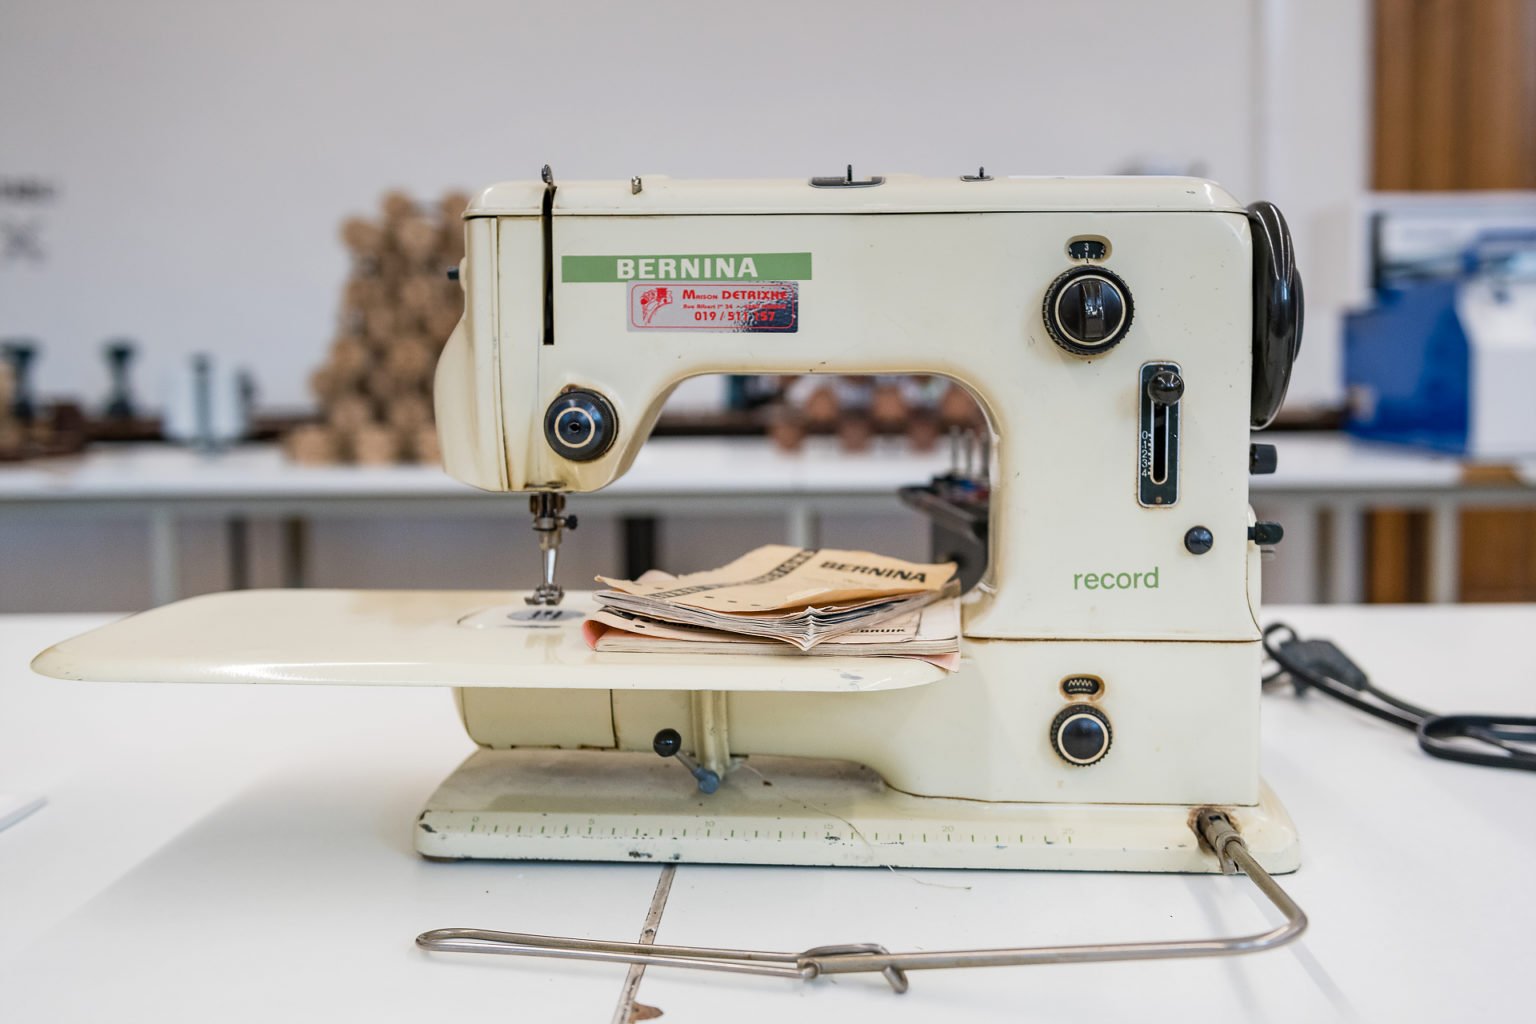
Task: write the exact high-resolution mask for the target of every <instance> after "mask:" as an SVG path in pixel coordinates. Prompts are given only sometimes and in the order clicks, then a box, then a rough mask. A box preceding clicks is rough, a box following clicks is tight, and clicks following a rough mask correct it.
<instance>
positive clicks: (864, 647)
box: [584, 597, 960, 671]
mask: <svg viewBox="0 0 1536 1024" xmlns="http://www.w3.org/2000/svg"><path fill="white" fill-rule="evenodd" d="M584 628H585V629H586V630H587V637H588V643H589V644H590V646H591V647H592V649H593V650H596V651H621V652H626V653H631V654H653V653H662V652H666V653H673V654H781V655H786V656H789V657H795V656H797V655H802V654H803V655H810V656H817V655H821V656H827V655H844V656H850V657H898V658H921V659H922V660H924V661H928V662H932V663H933V664H935V665H938V666H940V667H941V668H946V669H949V670H951V671H953V670H954V669H956V668H958V667H959V660H960V654H959V649H960V602H959V600H958V599H957V598H955V597H949V598H946V599H943V600H940V601H936V602H934V603H932V604H930V605H928V606H926V607H924V608H921V609H919V610H918V611H915V612H907V613H905V614H903V615H898V616H896V617H895V618H893V619H886V620H885V621H883V622H880V623H878V624H876V625H873V626H863V627H861V628H859V629H855V630H853V631H852V632H849V633H844V634H842V635H841V636H838V637H834V638H833V639H831V640H825V641H822V642H821V643H819V644H816V645H815V646H814V647H811V648H810V649H809V650H805V651H799V650H796V649H794V648H791V647H788V646H786V645H785V644H784V643H783V642H782V641H779V640H764V639H760V638H757V637H752V636H743V635H742V634H740V633H728V632H726V631H725V630H720V629H709V628H707V627H704V626H683V625H678V624H675V623H670V622H655V621H652V620H649V619H644V618H641V617H638V616H632V615H629V614H628V613H624V612H616V611H613V610H612V609H602V610H600V611H598V612H595V613H594V614H592V615H589V616H588V617H587V622H586V624H585V627H584Z"/></svg>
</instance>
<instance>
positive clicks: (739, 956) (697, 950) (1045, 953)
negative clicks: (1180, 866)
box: [416, 808, 1307, 992]
mask: <svg viewBox="0 0 1536 1024" xmlns="http://www.w3.org/2000/svg"><path fill="white" fill-rule="evenodd" d="M1190 827H1191V828H1192V829H1194V830H1195V832H1196V834H1197V835H1199V836H1200V839H1201V841H1202V843H1203V844H1204V845H1206V846H1207V847H1209V848H1210V850H1211V852H1212V853H1213V854H1215V856H1216V858H1217V860H1218V862H1219V863H1220V864H1221V867H1222V871H1223V872H1225V873H1228V874H1231V873H1235V872H1241V873H1242V874H1244V875H1247V876H1248V878H1249V879H1250V880H1251V881H1252V882H1253V884H1254V885H1255V886H1256V887H1257V888H1258V890H1259V891H1260V892H1261V893H1263V894H1264V896H1265V897H1266V898H1267V899H1268V900H1269V901H1270V903H1272V904H1273V905H1274V906H1275V909H1277V910H1279V911H1280V913H1281V914H1283V915H1284V916H1285V923H1284V924H1282V925H1280V926H1278V927H1276V928H1271V929H1269V930H1268V931H1264V932H1256V933H1254V934H1251V935H1240V936H1234V937H1232V938H1224V939H1222V938H1218V939H1188V940H1183V941H1171V942H1122V943H1113V944H1104V945H1080V946H1028V947H1017V948H1005V949H973V950H947V951H942V952H929V953H891V952H888V951H887V950H885V949H884V948H883V947H881V946H876V945H872V944H871V945H861V946H819V947H816V948H814V949H807V950H805V951H803V952H800V953H777V952H764V951H761V950H747V949H720V948H712V947H704V946H661V945H646V944H643V943H638V942H613V941H607V940H602V939H577V938H564V937H560V936H553V935H531V934H526V933H521V932H493V931H481V930H478V929H473V928H446V929H440V930H438V931H432V932H425V933H423V934H421V935H418V936H417V937H416V944H417V945H418V946H420V947H421V948H423V949H428V950H433V951H437V952H449V953H500V954H506V955H513V956H540V957H560V958H564V959H571V960H602V961H609V962H614V961H616V962H619V963H629V964H645V965H648V966H656V967H690V968H694V969H697V970H706V971H729V972H734V973H738V974H765V975H772V976H774V977H784V978H801V979H804V980H806V981H810V980H812V979H814V978H817V977H819V976H821V975H823V974H852V973H860V972H865V971H878V972H880V973H881V974H883V975H884V976H885V978H886V980H887V981H888V982H890V984H891V987H892V988H893V989H894V990H895V991H897V992H905V991H906V989H907V978H906V974H905V972H906V971H917V970H944V969H949V968H956V967H1024V966H1031V965H1035V964H1066V963H1106V962H1118V961H1127V960H1169V959H1185V958H1190V957H1206V956H1237V955H1240V954H1243V953H1258V952H1262V951H1263V950H1266V949H1274V948H1276V947H1277V946H1283V945H1285V944H1286V943H1288V942H1291V941H1292V940H1294V939H1295V938H1296V937H1297V936H1299V935H1300V934H1301V933H1302V932H1303V931H1305V930H1306V927H1307V916H1306V914H1304V913H1303V912H1302V909H1301V908H1300V907H1299V906H1297V905H1296V902H1295V901H1294V900H1292V899H1291V897H1290V896H1289V895H1288V894H1287V893H1286V891H1285V890H1284V889H1282V888H1281V887H1280V885H1279V883H1278V882H1276V881H1275V880H1274V878H1273V877H1272V876H1271V875H1270V874H1269V872H1267V871H1265V870H1264V868H1263V866H1262V865H1260V864H1259V862H1258V861H1257V860H1255V859H1254V857H1253V855H1252V854H1251V853H1249V852H1248V846H1247V844H1246V843H1244V842H1243V839H1242V836H1241V835H1240V834H1239V833H1238V831H1237V829H1236V827H1235V826H1234V825H1233V824H1232V821H1231V819H1230V818H1228V817H1227V815H1226V813H1225V812H1223V811H1221V810H1218V809H1214V808H1209V809H1205V810H1201V811H1199V812H1197V813H1196V814H1195V815H1194V818H1193V821H1192V822H1191V826H1190ZM791 964H792V965H793V966H789V965H791Z"/></svg>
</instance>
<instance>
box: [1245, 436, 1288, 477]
mask: <svg viewBox="0 0 1536 1024" xmlns="http://www.w3.org/2000/svg"><path fill="white" fill-rule="evenodd" d="M1279 464H1280V455H1279V453H1278V452H1276V451H1275V446H1274V445H1272V444H1251V445H1249V446H1248V472H1249V474H1250V475H1252V476H1267V475H1269V474H1270V473H1273V472H1274V471H1275V467H1277V466H1278V465H1279Z"/></svg>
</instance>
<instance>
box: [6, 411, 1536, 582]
mask: <svg viewBox="0 0 1536 1024" xmlns="http://www.w3.org/2000/svg"><path fill="white" fill-rule="evenodd" d="M1262 440H1264V441H1266V442H1270V443H1274V444H1275V445H1277V446H1278V447H1279V450H1280V469H1279V471H1278V472H1277V473H1275V474H1274V475H1272V476H1257V477H1253V478H1252V481H1251V483H1252V490H1253V500H1254V503H1255V504H1256V505H1259V506H1261V510H1262V511H1266V512H1267V513H1272V514H1274V515H1275V516H1276V517H1277V518H1279V519H1280V520H1281V521H1282V523H1284V524H1285V525H1286V526H1288V527H1289V531H1288V536H1287V540H1286V545H1287V546H1286V548H1285V551H1286V558H1287V562H1288V564H1295V565H1297V566H1305V567H1306V569H1307V572H1306V576H1307V578H1308V579H1309V581H1310V582H1309V584H1308V585H1307V586H1305V587H1304V588H1303V592H1304V593H1306V594H1308V595H1309V596H1311V597H1312V598H1313V599H1315V600H1319V601H1332V602H1339V603H1350V602H1355V601H1358V600H1360V599H1361V597H1362V596H1363V581H1362V566H1363V563H1364V556H1363V531H1364V527H1363V514H1364V512H1365V511H1367V510H1368V509H1370V508H1373V507H1397V508H1424V509H1427V510H1428V511H1429V514H1430V521H1431V530H1430V552H1431V553H1430V570H1431V571H1430V594H1431V597H1432V598H1433V599H1434V600H1436V601H1454V600H1455V598H1456V584H1457V579H1458V575H1459V574H1458V564H1459V563H1458V549H1459V536H1458V522H1459V517H1458V515H1457V513H1458V512H1459V511H1460V510H1461V509H1462V508H1465V507H1472V506H1488V505H1520V504H1536V489H1533V484H1536V468H1532V469H1531V470H1530V471H1523V472H1521V473H1518V474H1517V475H1516V478H1515V480H1514V481H1513V482H1512V483H1504V484H1495V483H1480V484H1477V483H1468V482H1467V481H1466V479H1465V476H1464V470H1463V466H1462V464H1461V463H1460V462H1459V461H1458V460H1456V459H1454V458H1451V457H1448V456H1440V455H1433V454H1429V453H1424V452H1418V451H1413V450H1408V449H1402V448H1392V447H1387V446H1384V445H1373V444H1366V443H1362V442H1359V441H1356V440H1353V439H1351V438H1349V437H1347V436H1345V435H1341V434H1329V433H1318V434H1308V433H1276V434H1268V435H1263V436H1262ZM948 468H949V453H948V449H947V446H945V445H942V444H941V445H940V446H939V447H938V448H937V449H935V450H934V451H932V452H927V453H919V452H914V451H912V450H911V449H909V448H908V447H907V446H906V445H905V444H904V443H901V442H884V441H882V442H877V443H876V444H875V445H874V446H873V447H872V448H871V449H870V450H869V451H868V452H866V453H863V454H859V455H849V454H846V453H844V452H842V451H841V450H840V449H839V447H838V446H837V443H836V442H835V441H834V440H832V439H830V438H813V439H811V440H810V442H809V443H808V444H807V445H806V447H805V449H804V450H803V451H801V452H797V453H786V452H782V451H779V450H777V449H776V448H774V447H773V446H772V445H771V444H770V443H769V442H768V441H767V440H766V439H764V438H657V439H654V440H652V441H651V442H649V443H648V444H646V445H645V447H644V448H642V449H641V451H640V455H639V457H638V458H637V459H636V461H635V465H634V467H633V468H632V469H631V470H630V471H629V472H628V473H627V474H625V476H623V477H621V478H620V479H619V480H618V481H617V482H615V483H614V484H613V485H612V486H611V487H608V488H606V489H604V490H602V491H598V492H596V493H593V494H584V495H581V496H579V497H578V498H577V499H575V500H574V502H573V509H574V510H579V511H580V512H582V513H585V514H594V515H608V516H615V517H620V518H628V519H631V520H647V519H654V518H657V517H664V516H667V515H669V514H682V513H686V514H694V515H713V516H730V515H739V514H761V513H771V514H776V515H781V516H783V517H784V520H785V528H784V532H783V535H782V536H783V537H784V538H785V539H786V540H787V541H788V542H789V543H792V544H799V545H801V546H814V545H815V544H816V543H817V537H818V525H819V521H820V517H821V516H823V515H827V514H831V513H837V512H852V513H858V514H862V515H889V514H897V513H899V512H900V509H901V506H900V503H899V501H898V499H897V497H896V490H897V488H899V487H901V486H904V485H907V484H913V483H922V482H924V481H926V480H927V479H928V478H929V477H931V476H932V475H933V474H935V473H940V472H944V471H945V470H947V469H948ZM509 501H510V499H509V498H508V497H507V496H506V495H504V494H488V493H485V492H482V491H477V490H475V489H473V488H471V487H467V486H465V485H464V484H461V483H459V482H457V481H455V480H453V479H451V478H449V477H448V476H447V475H446V474H444V473H443V472H442V470H441V469H439V468H438V467H436V466H387V467H376V468H364V467H355V466H335V467H318V468H316V467H303V466H296V465H294V464H292V463H289V462H287V461H286V460H285V459H284V458H283V455H282V453H281V451H280V450H279V449H278V448H277V447H276V446H272V445H250V446H242V447H239V448H235V449H233V450H231V451H228V452H224V453H221V454H218V455H201V454H198V453H195V452H192V451H189V450H186V449H182V448H175V447H171V446H167V445H125V446H113V447H99V448H96V449H93V450H91V451H90V452H88V453H86V454H85V455H83V456H80V457H76V458H68V459H57V460H50V461H46V462H38V463H30V464H24V465H20V466H0V521H3V517H5V516H7V515H9V516H27V515H46V516H74V517H79V518H83V519H100V518H110V517H119V518H120V517H123V516H142V517H146V518H148V520H149V521H150V523H151V524H152V529H151V532H150V553H151V559H150V564H151V572H152V577H153V584H154V585H153V588H152V590H153V598H154V601H155V603H157V604H163V603H165V602H166V601H169V600H173V599H174V598H176V597H177V596H180V595H179V594H178V585H177V579H178V541H177V524H178V523H180V522H182V521H184V520H189V519H195V518H208V517H220V518H224V519H226V520H227V521H228V522H229V523H230V543H229V545H228V554H229V557H230V559H231V561H232V571H231V574H230V575H231V578H232V579H234V580H236V581H237V582H238V580H239V579H240V578H241V577H242V576H243V575H244V573H243V571H242V568H241V567H242V566H243V564H244V557H245V556H244V536H245V534H244V530H245V524H246V523H247V522H248V521H249V520H251V519H257V518H269V519H280V520H283V521H284V522H285V523H286V531H285V535H286V538H287V541H286V544H285V554H284V562H285V566H286V568H285V572H284V579H285V581H286V582H287V583H288V584H289V585H302V584H303V583H304V581H305V578H306V564H305V561H306V560H305V544H304V524H305V523H306V522H307V521H309V520H312V519H318V518H372V517H379V516H396V517H418V518H419V517H424V516H425V517H441V518H453V517H458V516H505V515H507V514H508V513H509V512H511V511H513V510H514V506H513V505H512V504H510V503H509ZM908 514H915V513H908ZM634 532H635V534H636V536H638V537H641V538H643V536H644V529H643V527H642V528H641V529H638V530H636V531H634Z"/></svg>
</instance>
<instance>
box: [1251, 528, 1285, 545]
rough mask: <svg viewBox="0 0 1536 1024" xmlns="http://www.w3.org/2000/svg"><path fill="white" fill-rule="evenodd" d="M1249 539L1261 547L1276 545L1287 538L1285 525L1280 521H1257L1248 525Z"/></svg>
mask: <svg viewBox="0 0 1536 1024" xmlns="http://www.w3.org/2000/svg"><path fill="white" fill-rule="evenodd" d="M1248 539H1249V540H1251V541H1253V542H1254V543H1255V544H1257V545H1258V546H1259V547H1261V548H1269V547H1274V546H1275V545H1276V544H1279V543H1280V542H1281V541H1282V540H1284V539H1285V527H1283V526H1281V525H1280V524H1279V523H1266V522H1262V521H1261V522H1257V523H1254V524H1253V525H1252V526H1250V527H1248Z"/></svg>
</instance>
